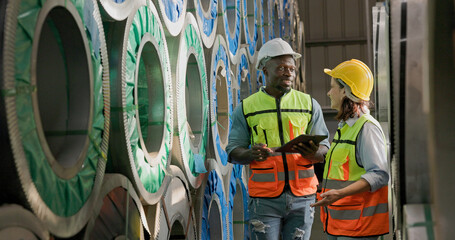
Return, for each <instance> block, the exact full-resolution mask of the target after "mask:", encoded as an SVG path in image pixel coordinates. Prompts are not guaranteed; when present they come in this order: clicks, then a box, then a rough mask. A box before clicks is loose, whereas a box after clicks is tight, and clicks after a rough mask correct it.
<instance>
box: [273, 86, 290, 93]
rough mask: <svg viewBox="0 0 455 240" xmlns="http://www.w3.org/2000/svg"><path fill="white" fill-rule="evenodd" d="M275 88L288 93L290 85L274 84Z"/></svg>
mask: <svg viewBox="0 0 455 240" xmlns="http://www.w3.org/2000/svg"><path fill="white" fill-rule="evenodd" d="M274 87H275V89H276V90H278V91H280V92H282V93H288V92H289V91H291V87H288V88H285V87H283V86H281V85H276V86H274Z"/></svg>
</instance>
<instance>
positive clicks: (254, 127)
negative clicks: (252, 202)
mask: <svg viewBox="0 0 455 240" xmlns="http://www.w3.org/2000/svg"><path fill="white" fill-rule="evenodd" d="M312 108H313V105H312V100H311V97H310V95H308V94H305V93H302V92H299V91H296V90H291V91H290V92H288V93H287V94H285V95H284V96H283V97H281V98H280V99H276V98H274V97H272V96H270V95H268V94H266V93H264V92H263V91H259V92H257V93H255V94H253V95H251V96H250V97H248V98H246V99H244V100H243V114H244V116H245V119H246V121H247V123H248V126H249V129H250V132H251V146H253V145H255V144H259V143H263V144H267V146H268V147H270V148H273V147H279V146H281V145H283V144H284V143H287V142H288V141H290V140H292V139H293V138H294V137H297V136H299V135H300V134H303V133H307V132H308V129H307V128H308V123H309V122H310V121H311V117H312ZM317 184H318V180H317V178H316V176H315V174H314V168H313V164H312V162H311V161H310V160H308V159H305V158H303V157H302V156H301V155H300V153H275V154H274V155H273V156H271V157H268V158H267V159H266V160H265V161H262V162H259V161H258V162H257V161H253V162H252V163H250V178H249V181H248V192H249V195H250V196H251V197H277V196H279V195H281V193H282V192H283V190H284V188H285V186H288V187H289V188H290V189H291V191H292V193H293V194H294V195H296V196H306V195H311V194H314V193H316V187H317Z"/></svg>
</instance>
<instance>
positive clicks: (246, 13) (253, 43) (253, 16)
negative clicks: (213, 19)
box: [241, 0, 262, 63]
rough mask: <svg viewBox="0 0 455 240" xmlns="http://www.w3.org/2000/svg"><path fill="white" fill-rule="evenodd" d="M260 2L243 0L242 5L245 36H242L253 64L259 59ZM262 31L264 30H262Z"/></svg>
mask: <svg viewBox="0 0 455 240" xmlns="http://www.w3.org/2000/svg"><path fill="white" fill-rule="evenodd" d="M259 1H260V0H241V5H242V17H241V18H242V21H243V34H242V35H241V38H242V39H243V40H242V44H245V46H246V49H247V52H248V59H249V60H250V62H251V63H252V62H253V61H255V58H256V57H257V56H256V55H257V50H256V49H258V48H257V44H258V41H259V28H260V26H259V22H260V19H259V18H260V17H261V15H260V14H259V12H260V11H259V10H258V9H259V6H258V5H257V2H259ZM261 30H262V29H261Z"/></svg>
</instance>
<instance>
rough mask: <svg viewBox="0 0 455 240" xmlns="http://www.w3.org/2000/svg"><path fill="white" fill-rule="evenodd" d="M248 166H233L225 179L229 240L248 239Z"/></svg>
mask: <svg viewBox="0 0 455 240" xmlns="http://www.w3.org/2000/svg"><path fill="white" fill-rule="evenodd" d="M247 167H248V166H246V165H245V166H244V165H239V164H234V165H233V167H232V168H231V169H230V171H229V173H228V174H227V178H225V181H224V184H225V187H224V189H225V193H226V194H225V196H226V201H227V204H228V212H229V221H228V223H229V224H228V231H229V236H230V239H248V238H249V230H248V229H249V228H248V226H249V225H248V224H249V223H248V222H249V219H250V218H249V214H248V198H249V196H248V176H247V170H246V168H247Z"/></svg>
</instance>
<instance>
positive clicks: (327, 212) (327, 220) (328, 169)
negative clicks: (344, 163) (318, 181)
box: [322, 128, 341, 233]
mask: <svg viewBox="0 0 455 240" xmlns="http://www.w3.org/2000/svg"><path fill="white" fill-rule="evenodd" d="M337 133H338V141H337V142H336V143H335V145H334V146H333V148H332V149H331V151H330V157H329V162H328V164H329V165H328V167H327V174H326V175H325V184H324V186H323V187H322V189H324V190H325V189H326V187H327V179H328V177H329V171H330V162H332V153H333V150H335V148H336V146H337V145H338V143H339V140H340V139H341V131H340V129H339V128H338V129H337ZM324 209H325V212H326V218H325V229H324V232H326V233H329V232H328V231H327V229H328V226H329V209H328V208H327V206H324Z"/></svg>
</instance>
